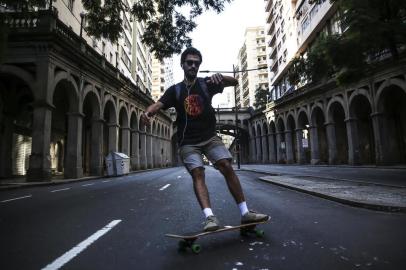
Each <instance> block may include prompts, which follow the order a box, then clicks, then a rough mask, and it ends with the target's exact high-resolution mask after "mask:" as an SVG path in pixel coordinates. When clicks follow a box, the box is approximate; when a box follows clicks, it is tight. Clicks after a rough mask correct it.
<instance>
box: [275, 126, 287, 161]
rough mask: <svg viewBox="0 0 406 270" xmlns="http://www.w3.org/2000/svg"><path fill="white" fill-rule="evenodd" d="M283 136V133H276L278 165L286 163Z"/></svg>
mask: <svg viewBox="0 0 406 270" xmlns="http://www.w3.org/2000/svg"><path fill="white" fill-rule="evenodd" d="M282 136H283V133H282V132H277V133H276V160H277V162H278V163H285V156H284V154H283V152H284V150H283V149H282ZM285 147H286V143H285Z"/></svg>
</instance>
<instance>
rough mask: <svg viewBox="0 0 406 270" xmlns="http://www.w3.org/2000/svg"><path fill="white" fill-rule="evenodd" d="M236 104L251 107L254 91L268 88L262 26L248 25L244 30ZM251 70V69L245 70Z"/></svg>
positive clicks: (253, 100)
mask: <svg viewBox="0 0 406 270" xmlns="http://www.w3.org/2000/svg"><path fill="white" fill-rule="evenodd" d="M236 66H237V69H238V70H239V71H242V72H239V73H238V74H237V79H238V80H239V86H238V88H237V91H236V93H237V105H238V106H239V107H252V106H254V103H255V92H256V90H257V89H258V88H264V89H267V88H268V85H269V84H268V72H267V69H266V68H265V69H259V68H263V67H266V66H267V61H266V42H265V30H264V27H263V26H257V27H248V28H247V29H246V31H245V39H244V44H243V46H242V47H241V49H240V51H239V53H238V60H237V65H236ZM246 70H251V71H246Z"/></svg>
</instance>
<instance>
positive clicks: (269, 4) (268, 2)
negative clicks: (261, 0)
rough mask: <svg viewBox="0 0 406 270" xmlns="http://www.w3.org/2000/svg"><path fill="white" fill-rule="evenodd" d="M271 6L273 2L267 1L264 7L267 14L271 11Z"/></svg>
mask: <svg viewBox="0 0 406 270" xmlns="http://www.w3.org/2000/svg"><path fill="white" fill-rule="evenodd" d="M272 4H273V0H268V1H267V3H266V6H265V11H266V12H268V11H269V10H270V9H271V7H272Z"/></svg>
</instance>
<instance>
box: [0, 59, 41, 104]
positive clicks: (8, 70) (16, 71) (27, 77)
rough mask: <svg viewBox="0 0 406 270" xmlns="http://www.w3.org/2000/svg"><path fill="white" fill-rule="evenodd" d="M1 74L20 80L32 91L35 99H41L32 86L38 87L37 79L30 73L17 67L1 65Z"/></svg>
mask: <svg viewBox="0 0 406 270" xmlns="http://www.w3.org/2000/svg"><path fill="white" fill-rule="evenodd" d="M0 74H9V75H13V76H14V77H16V78H19V79H20V80H22V81H23V82H24V84H25V85H26V86H27V87H28V88H29V89H30V91H31V93H32V95H33V96H34V99H38V98H40V97H38V96H37V91H33V90H34V89H32V86H34V85H36V79H35V78H34V77H33V76H32V75H31V73H29V72H28V71H26V70H24V69H22V68H20V67H17V66H13V65H7V64H2V65H0Z"/></svg>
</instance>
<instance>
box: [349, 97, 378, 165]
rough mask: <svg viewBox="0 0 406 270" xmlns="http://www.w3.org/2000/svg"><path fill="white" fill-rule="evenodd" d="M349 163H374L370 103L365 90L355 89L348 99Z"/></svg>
mask: <svg viewBox="0 0 406 270" xmlns="http://www.w3.org/2000/svg"><path fill="white" fill-rule="evenodd" d="M348 107H349V109H348V111H349V118H348V123H347V126H348V127H349V128H350V132H349V141H350V145H351V147H350V152H349V155H350V163H352V164H359V163H361V164H374V163H375V139H374V129H373V123H372V117H371V114H372V103H371V99H370V97H369V94H368V92H367V91H366V90H364V89H361V90H360V91H356V93H354V94H353V95H351V98H350V99H349V105H348Z"/></svg>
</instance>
